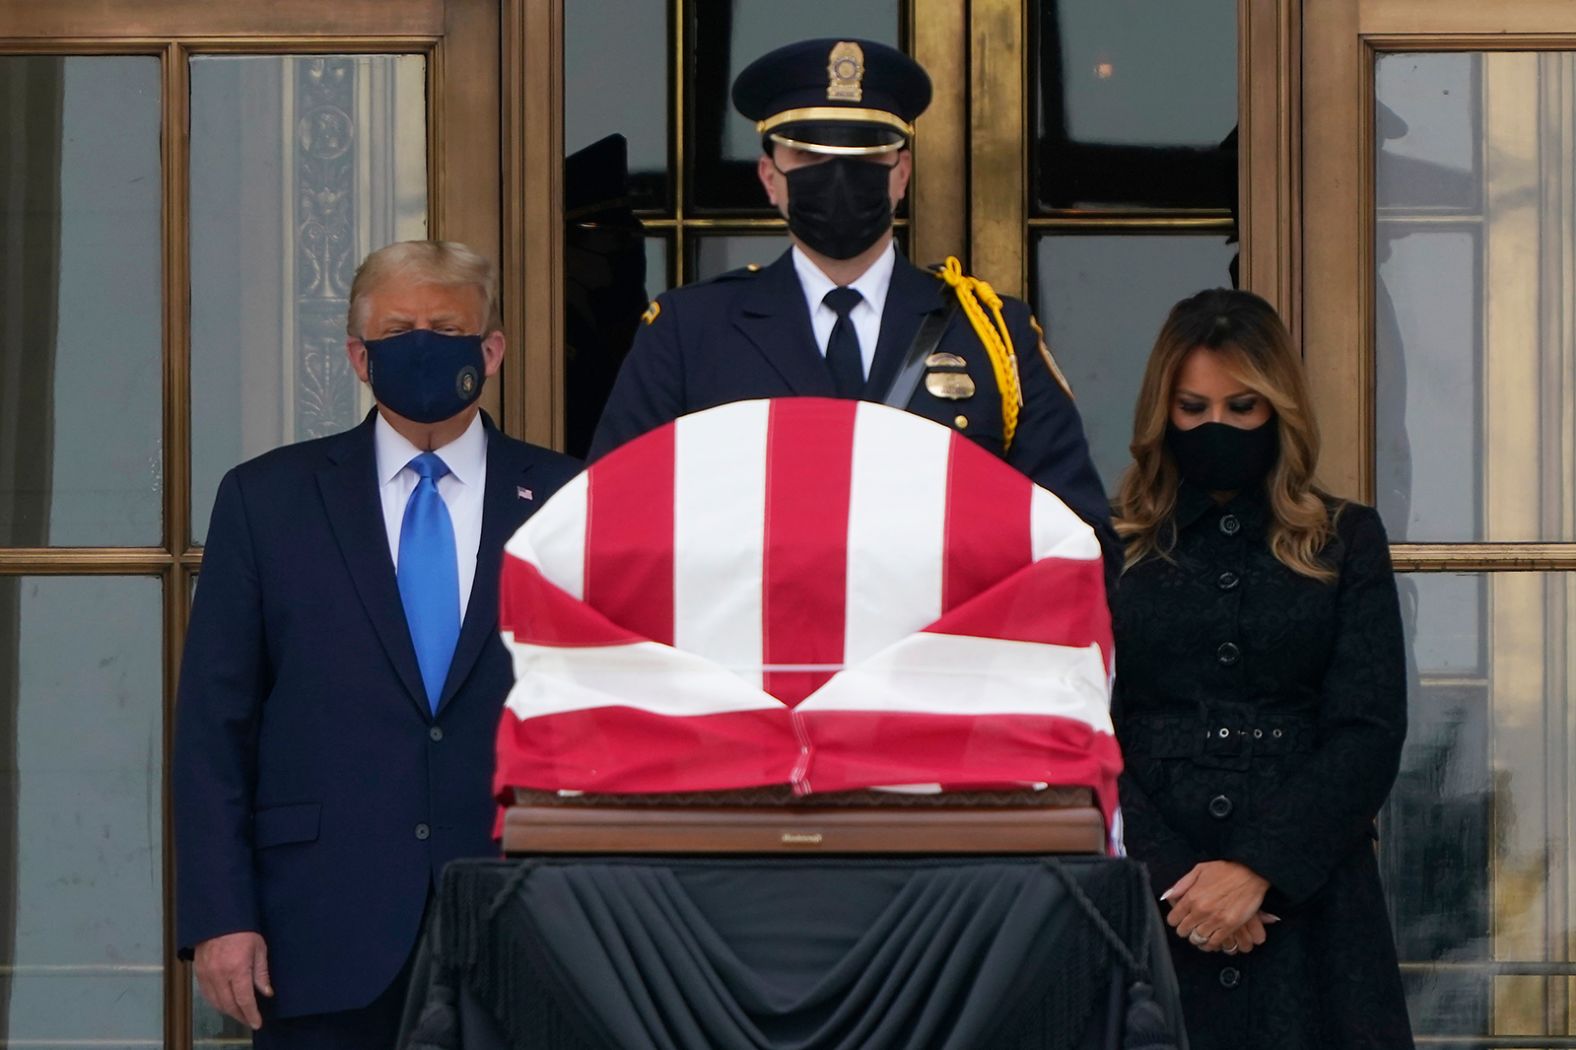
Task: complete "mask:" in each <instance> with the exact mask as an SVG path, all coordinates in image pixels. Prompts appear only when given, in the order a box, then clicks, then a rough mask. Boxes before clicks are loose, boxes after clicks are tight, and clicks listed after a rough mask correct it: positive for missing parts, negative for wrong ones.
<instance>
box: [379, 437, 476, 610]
mask: <svg viewBox="0 0 1576 1050" xmlns="http://www.w3.org/2000/svg"><path fill="white" fill-rule="evenodd" d="M372 435H373V441H374V444H375V447H376V449H377V458H378V494H379V495H380V496H381V497H382V500H383V527H384V529H386V530H387V531H388V536H389V557H390V558H391V559H393V562H394V568H395V571H398V570H399V530H400V526H401V525H403V524H404V523H405V504H407V503H409V502H410V494H411V493H412V492H414V491H416V482H418V481H420V480H421V479H420V477H418V476H417V474H416V472H415V471H414V470H411V469H410V466H409V464H410V461H411V460H413V459H415V458H416V457H417V456H419V455H421V453H422V451H423V450H422V449H419V448H417V447H416V446H415V445H412V444H411V443H410V442H409V441H406V440H405V437H404V435H402V434H401V433H400V432H399V431H397V430H395V429H394V428H393V427H391V426H389V425H388V422H387V421H386V420H385V419H384V418H383V416H382V415H381V414H379V415H378V418H377V422H375V423H374V424H373V425H372ZM433 451H434V452H436V453H437V454H438V458H439V459H441V460H443V462H444V463H446V464H447V465H448V467H449V472H448V473H447V474H445V475H444V476H443V477H441V478H439V479H438V495H440V496H442V497H443V502H444V504H445V505H446V506H447V507H448V508H449V520H450V521H451V522H453V523H454V554H455V559H456V561H457V562H458V567H459V570H460V622H461V623H464V622H465V610H466V608H468V607H469V605H470V602H471V584H473V583H474V582H476V552H477V551H478V550H480V549H481V545H482V494H483V493H484V492H486V491H487V431H486V430H485V429H484V428H483V427H482V417H481V413H479V412H478V413H477V414H476V416H475V417H474V418H472V419H471V425H470V426H468V427H466V428H465V433H463V434H461V435H460V436H459V437H457V438H455V439H454V440H453V441H451V442H449V443H448V444H447V445H444V446H443V447H442V448H438V449H433Z"/></svg>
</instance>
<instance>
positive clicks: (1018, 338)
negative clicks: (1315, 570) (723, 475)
mask: <svg viewBox="0 0 1576 1050" xmlns="http://www.w3.org/2000/svg"><path fill="white" fill-rule="evenodd" d="M955 301H956V296H955V294H954V293H953V292H952V291H951V290H950V289H949V288H948V287H947V286H946V285H945V284H943V283H942V282H941V280H939V279H938V278H937V277H935V276H934V275H933V274H931V273H929V272H927V271H925V270H922V269H920V268H919V267H917V266H915V265H914V264H912V263H910V262H909V261H908V260H907V259H905V258H903V256H902V255H901V254H900V255H899V256H898V258H897V265H896V266H895V267H894V268H893V271H892V284H891V286H890V288H889V289H888V290H887V299H886V305H885V307H884V308H883V310H882V314H881V335H880V338H879V341H878V342H877V344H876V352H875V358H874V361H873V363H872V365H871V369H870V381H869V383H868V384H867V387H866V390H867V396H869V397H871V398H873V399H877V400H879V399H880V398H882V397H884V396H885V393H886V391H887V390H888V389H889V388H890V386H891V384H892V379H893V377H894V376H895V375H896V374H897V372H898V371H899V369H900V367H901V366H902V363H903V358H904V356H905V355H906V354H907V352H908V348H909V344H910V343H911V342H912V341H913V338H914V333H915V332H916V331H917V330H918V329H919V326H920V323H921V322H922V321H923V320H924V318H925V315H926V314H929V313H932V312H934V311H937V310H944V309H948V308H950V307H951V304H952V303H953V302H955ZM656 306H657V309H656V315H655V317H653V318H652V319H651V321H650V322H649V323H648V324H646V325H644V326H642V327H641V329H640V331H639V333H638V334H637V335H636V337H635V344H634V347H633V348H632V349H631V350H630V353H629V357H628V358H627V359H626V360H625V362H624V367H623V368H622V370H621V371H620V372H619V376H618V380H617V382H616V383H615V384H614V386H613V393H612V395H611V396H610V397H609V398H608V403H607V407H606V408H605V409H603V411H602V420H601V422H600V423H599V424H598V426H597V432H596V438H595V440H594V441H593V442H592V445H591V458H592V459H596V458H598V457H600V456H602V455H604V454H606V453H607V452H609V451H611V450H612V449H614V448H617V447H618V446H619V445H622V444H623V443H624V442H626V441H629V440H630V439H631V438H634V437H638V436H639V435H641V434H644V433H645V432H646V431H648V430H653V429H655V428H656V427H659V426H661V425H662V424H664V423H667V422H669V421H670V420H672V419H675V418H677V417H678V416H681V415H684V414H686V413H689V412H698V411H700V410H701V409H704V408H711V407H713V406H715V405H720V404H724V403H726V402H730V401H745V400H750V399H753V398H767V397H792V396H804V397H835V396H836V390H835V388H834V386H833V383H832V374H831V371H830V370H829V369H828V368H827V367H826V360H825V358H824V357H822V355H821V353H820V351H819V350H818V349H817V348H816V344H815V337H814V335H813V334H812V332H811V329H810V315H809V311H808V310H807V309H806V306H805V300H804V292H803V291H802V290H801V288H800V285H799V278H798V275H797V274H795V273H794V268H793V259H792V258H791V257H790V254H789V253H787V252H784V253H783V255H782V256H781V257H780V258H778V260H777V261H776V262H774V263H772V264H771V265H770V266H768V267H765V268H764V269H760V270H754V271H752V270H735V271H732V272H731V273H727V274H723V275H722V276H720V277H716V278H713V279H711V280H709V281H702V282H700V283H697V284H691V285H686V286H685V287H683V288H678V289H675V290H673V291H670V292H666V293H664V294H663V295H661V296H659V297H658V299H657V302H656ZM648 316H649V315H648ZM1003 316H1004V318H1005V320H1006V322H1007V326H1008V330H1009V331H1010V332H1011V334H1012V342H1013V348H1014V349H1015V351H1016V352H1017V356H1018V371H1019V373H1020V376H1021V383H1022V386H1023V399H1024V403H1023V408H1022V409H1021V410H1020V412H1019V417H1018V429H1017V433H1016V435H1015V436H1014V438H1013V442H1012V447H1011V448H1008V449H1006V450H1005V453H1004V451H1003V444H1004V442H1003V434H1004V423H1003V419H1002V404H1001V394H1000V392H999V389H998V387H997V384H996V376H995V372H994V371H993V370H992V367H991V363H990V358H989V356H988V355H987V354H986V352H985V348H984V346H983V345H982V344H981V343H980V340H979V337H978V336H977V335H976V334H975V332H974V329H973V328H972V326H970V324H969V321H968V319H967V318H966V317H964V316H963V314H962V311H961V310H959V311H954V313H953V316H952V318H951V320H950V321H949V322H948V324H947V327H946V328H945V330H944V331H943V333H942V336H941V341H940V344H939V346H938V347H937V349H938V350H940V351H943V352H947V353H952V354H955V355H957V356H958V357H961V358H963V360H964V361H965V362H966V364H967V370H968V374H969V377H970V378H971V379H972V380H973V381H974V387H975V391H976V392H975V394H974V395H973V396H972V397H970V398H967V399H963V400H952V399H947V398H941V397H937V396H936V395H934V394H932V393H930V392H929V391H928V390H927V389H926V388H925V385H924V384H923V383H921V384H920V385H919V386H918V388H917V389H916V390H915V391H914V395H913V397H912V398H911V399H910V400H909V402H908V410H909V411H910V412H913V413H915V414H916V415H921V416H925V417H926V418H928V419H933V420H935V421H936V422H938V423H941V424H943V425H944V426H948V427H955V428H957V429H959V430H960V431H961V432H963V433H965V434H967V435H968V436H969V437H971V438H973V439H974V440H975V441H976V442H978V443H979V444H980V445H982V446H984V447H985V448H987V449H989V450H990V451H991V452H993V453H994V454H996V455H998V456H1001V457H1002V458H1003V459H1005V460H1006V461H1007V462H1008V463H1010V464H1011V465H1012V466H1014V467H1016V468H1017V469H1018V470H1020V471H1022V472H1023V473H1024V474H1027V475H1028V476H1029V477H1030V478H1032V479H1034V481H1035V482H1036V483H1038V484H1039V485H1041V486H1043V487H1045V488H1047V489H1049V490H1050V491H1052V492H1054V493H1056V495H1058V496H1060V497H1061V499H1062V500H1063V502H1065V503H1066V504H1067V505H1068V506H1069V507H1071V508H1072V509H1073V510H1074V511H1075V512H1076V513H1077V514H1078V515H1079V516H1080V517H1082V518H1083V519H1084V520H1085V521H1087V522H1089V523H1090V524H1091V525H1092V526H1093V527H1094V529H1095V532H1096V534H1097V535H1098V536H1099V537H1100V540H1101V543H1102V545H1103V546H1104V547H1105V550H1106V554H1107V563H1108V565H1111V564H1120V555H1119V550H1118V548H1117V545H1116V542H1115V536H1114V534H1113V533H1112V532H1111V527H1110V508H1109V504H1108V503H1107V502H1106V497H1105V490H1104V488H1103V487H1102V486H1101V484H1100V476H1099V475H1098V474H1097V473H1096V472H1095V469H1094V464H1093V463H1092V462H1091V461H1090V459H1089V447H1088V444H1087V442H1086V441H1085V439H1084V432H1083V421H1082V420H1081V419H1079V417H1078V409H1077V408H1076V407H1074V405H1073V400H1072V398H1071V397H1070V396H1068V394H1067V392H1066V391H1065V390H1064V389H1063V388H1062V386H1061V384H1060V383H1059V382H1058V381H1057V379H1056V378H1055V376H1054V375H1053V374H1052V372H1051V369H1050V366H1049V363H1048V362H1047V361H1046V360H1045V359H1044V358H1043V357H1042V356H1041V354H1040V351H1039V345H1040V337H1039V333H1038V332H1036V331H1035V329H1034V327H1033V325H1032V324H1031V319H1030V315H1029V308H1028V306H1026V305H1025V304H1024V303H1022V302H1020V301H1019V300H1017V299H1007V300H1006V302H1005V305H1004V307H1003ZM1113 559H1114V560H1113Z"/></svg>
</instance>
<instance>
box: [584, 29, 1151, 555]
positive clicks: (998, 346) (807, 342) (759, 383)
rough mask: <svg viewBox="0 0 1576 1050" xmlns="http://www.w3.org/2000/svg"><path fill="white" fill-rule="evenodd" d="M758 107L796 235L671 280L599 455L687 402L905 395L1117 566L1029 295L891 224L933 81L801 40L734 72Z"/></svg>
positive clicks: (909, 65)
mask: <svg viewBox="0 0 1576 1050" xmlns="http://www.w3.org/2000/svg"><path fill="white" fill-rule="evenodd" d="M733 101H734V105H735V107H736V108H737V109H738V110H739V111H740V112H741V113H743V114H744V115H745V116H746V117H749V118H751V119H753V120H755V121H756V128H757V130H758V131H759V132H760V134H761V136H762V147H763V150H764V153H763V155H762V157H761V158H760V160H759V162H758V166H757V170H758V174H759V176H760V180H761V185H762V187H763V188H764V189H765V191H766V196H767V199H769V200H770V201H771V202H772V204H773V205H774V206H775V207H776V208H777V209H778V211H780V212H781V213H782V214H783V216H784V217H785V218H786V219H787V220H788V234H789V240H790V241H791V242H792V247H791V248H790V249H789V250H788V251H787V252H785V253H784V254H783V255H782V256H781V257H780V258H778V260H777V261H776V262H774V263H772V264H771V265H770V266H767V267H766V268H764V269H761V268H759V267H751V268H749V269H745V270H735V271H733V272H731V273H727V274H723V275H721V276H720V277H716V278H713V279H712V280H709V281H702V282H699V283H696V284H691V285H687V286H686V287H683V288H679V289H676V290H674V291H670V292H666V293H664V294H663V295H661V296H659V297H658V298H657V300H656V301H655V302H653V303H652V304H651V306H650V307H649V308H648V309H647V311H646V315H645V324H644V326H643V327H642V328H641V329H640V331H639V333H638V334H637V335H636V337H635V342H634V346H633V348H632V349H631V351H630V354H629V357H628V358H627V359H626V361H625V363H624V366H623V368H622V370H621V371H620V373H619V377H618V380H617V381H616V383H615V384H614V387H613V391H612V394H611V395H610V397H609V399H608V403H607V407H606V408H605V409H604V410H603V414H602V419H601V422H600V423H599V425H598V428H597V433H596V437H595V440H594V441H593V443H592V446H591V456H592V458H593V459H595V458H598V457H600V456H602V455H603V454H605V453H607V452H608V451H609V450H611V449H613V448H615V447H617V446H618V445H621V444H623V443H624V442H626V441H628V440H630V439H631V438H633V437H636V436H638V435H640V434H642V433H645V432H646V431H648V430H651V429H653V428H655V427H658V426H661V425H662V424H663V423H666V422H668V421H669V420H671V419H674V418H675V417H677V416H680V415H683V414H685V413H687V412H694V411H698V410H700V409H703V408H709V407H711V406H713V405H717V404H721V403H723V402H728V401H741V400H746V399H751V398H767V397H786V396H792V395H805V396H822V397H863V398H867V399H870V400H875V401H887V402H888V403H890V404H901V405H902V406H903V407H905V408H907V409H908V411H910V412H914V413H916V414H918V415H922V416H926V417H928V418H930V419H933V420H935V421H937V422H938V423H941V424H943V425H944V426H948V427H953V428H956V429H957V430H958V431H960V432H962V433H965V434H967V435H968V436H969V437H971V438H973V439H974V440H975V441H977V442H978V443H979V444H980V445H982V446H984V447H985V448H987V449H989V450H990V451H992V452H993V453H995V454H997V455H999V456H1001V457H1002V458H1003V459H1005V460H1006V461H1007V462H1008V463H1010V464H1012V465H1013V466H1014V467H1017V468H1018V469H1019V470H1021V471H1022V472H1023V473H1024V474H1027V475H1028V476H1029V477H1030V478H1032V479H1034V481H1036V482H1037V483H1039V484H1040V485H1042V486H1044V487H1045V488H1047V489H1050V490H1051V491H1052V492H1054V493H1056V494H1057V495H1058V496H1060V497H1061V498H1062V500H1063V501H1064V502H1066V503H1067V505H1068V506H1069V507H1071V508H1072V509H1073V510H1074V511H1075V512H1077V513H1078V514H1079V515H1080V516H1081V517H1082V518H1083V519H1084V520H1085V521H1087V522H1089V523H1090V524H1091V525H1092V526H1093V527H1094V529H1095V531H1096V533H1097V534H1098V535H1099V536H1100V539H1101V542H1102V543H1103V544H1104V545H1105V549H1106V552H1107V561H1108V564H1110V565H1116V564H1119V563H1120V555H1119V548H1118V546H1117V544H1116V542H1115V537H1114V535H1113V534H1112V532H1111V529H1110V518H1109V509H1108V504H1107V502H1106V497H1105V492H1104V490H1103V489H1102V487H1101V484H1100V478H1099V475H1098V474H1096V472H1095V469H1094V465H1093V463H1092V462H1091V461H1090V459H1089V449H1088V445H1087V443H1086V441H1085V439H1084V433H1083V424H1082V422H1081V420H1080V419H1079V417H1078V411H1077V409H1076V408H1075V407H1074V406H1073V400H1072V392H1071V391H1070V390H1069V389H1068V387H1067V384H1066V382H1065V380H1064V379H1063V378H1062V375H1061V372H1060V370H1059V369H1058V368H1057V367H1056V363H1055V361H1054V359H1053V358H1052V357H1051V354H1050V351H1049V349H1047V347H1046V346H1045V341H1044V339H1043V338H1042V335H1041V332H1040V327H1039V325H1038V324H1037V323H1036V322H1035V320H1034V318H1033V317H1032V316H1031V315H1030V312H1029V309H1028V307H1027V306H1026V305H1024V304H1023V303H1022V302H1020V301H1018V300H1016V299H1002V298H998V297H997V296H996V295H995V293H994V292H992V291H991V290H990V289H989V287H988V286H986V285H984V283H983V282H980V281H976V280H975V279H974V278H971V277H968V276H967V275H965V274H963V273H962V272H961V269H959V268H958V267H957V266H956V264H955V263H952V262H951V261H949V265H948V266H944V267H939V268H937V269H935V270H924V269H920V268H919V267H917V266H914V265H913V264H911V263H910V262H908V260H906V259H904V258H903V256H902V255H901V254H899V253H898V251H897V249H896V246H895V245H894V243H893V239H892V210H893V208H894V207H895V206H896V204H897V202H898V201H900V200H901V199H902V198H903V195H904V193H905V192H906V190H907V188H908V180H909V175H910V171H911V165H912V155H911V153H910V151H909V141H910V139H911V137H912V135H913V120H914V118H916V117H917V116H918V115H919V114H920V113H921V112H923V111H924V109H925V107H926V106H927V105H928V104H929V102H930V78H929V77H928V76H927V75H926V73H925V71H924V70H923V69H922V68H921V67H920V66H919V65H918V64H917V63H915V62H914V61H913V60H912V59H911V58H909V57H908V56H907V55H905V54H903V53H902V52H901V51H897V50H895V49H893V48H890V47H887V46H885V45H883V44H878V43H873V42H871V41H868V40H832V39H827V40H808V41H804V42H802V43H798V44H792V45H789V46H787V47H783V48H779V49H778V50H776V51H773V52H771V53H769V54H767V55H765V56H763V57H762V58H760V59H757V60H756V61H755V62H754V63H752V64H751V65H750V66H749V67H748V68H746V69H745V70H744V71H743V72H742V73H740V74H739V77H738V79H737V80H736V81H735V82H734V86H733Z"/></svg>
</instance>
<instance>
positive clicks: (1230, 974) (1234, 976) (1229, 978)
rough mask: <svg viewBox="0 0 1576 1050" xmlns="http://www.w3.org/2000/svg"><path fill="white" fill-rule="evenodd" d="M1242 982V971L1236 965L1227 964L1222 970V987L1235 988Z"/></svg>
mask: <svg viewBox="0 0 1576 1050" xmlns="http://www.w3.org/2000/svg"><path fill="white" fill-rule="evenodd" d="M1241 983H1242V971H1241V970H1239V969H1237V968H1236V967H1235V966H1225V967H1222V968H1221V971H1220V986H1221V987H1222V988H1227V989H1230V988H1235V987H1236V986H1237V985H1239V984H1241Z"/></svg>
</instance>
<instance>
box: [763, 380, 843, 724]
mask: <svg viewBox="0 0 1576 1050" xmlns="http://www.w3.org/2000/svg"><path fill="white" fill-rule="evenodd" d="M857 408H858V402H856V401H834V400H830V399H823V398H792V399H787V400H781V401H773V402H772V404H771V415H770V418H769V421H768V428H767V432H766V536H765V566H764V569H763V584H764V586H763V596H762V602H761V620H762V633H763V639H762V640H763V645H762V650H763V657H764V660H765V662H766V663H767V664H768V665H772V664H821V665H827V664H832V665H836V664H841V663H842V662H843V624H844V615H845V614H844V603H845V601H846V600H847V587H848V551H847V543H848V503H849V493H848V489H849V481H850V479H851V478H852V475H853V449H854V415H855V411H856V409H857ZM832 673H833V672H831V671H768V672H766V674H765V675H764V688H765V690H766V692H768V693H770V694H771V695H772V696H775V697H776V698H777V699H779V700H781V701H782V702H783V703H785V704H787V705H788V706H789V707H792V706H794V705H795V704H797V703H799V702H800V701H801V700H803V699H804V698H805V697H807V696H809V695H810V694H811V693H813V692H814V691H815V690H817V689H819V688H820V687H821V685H822V684H823V683H824V682H825V681H826V680H827V679H828V678H830V677H832Z"/></svg>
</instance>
